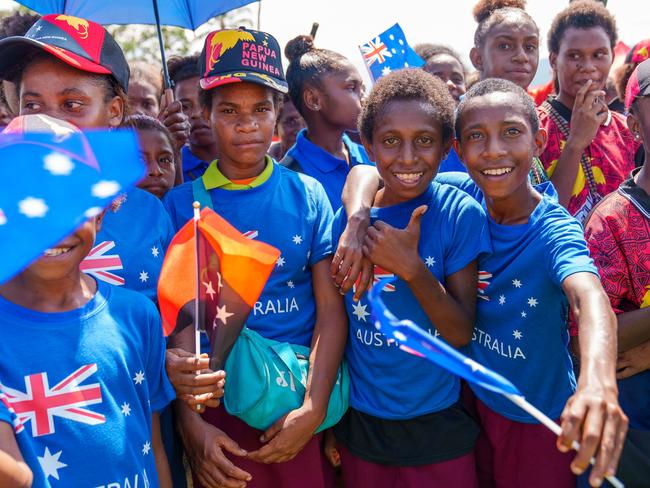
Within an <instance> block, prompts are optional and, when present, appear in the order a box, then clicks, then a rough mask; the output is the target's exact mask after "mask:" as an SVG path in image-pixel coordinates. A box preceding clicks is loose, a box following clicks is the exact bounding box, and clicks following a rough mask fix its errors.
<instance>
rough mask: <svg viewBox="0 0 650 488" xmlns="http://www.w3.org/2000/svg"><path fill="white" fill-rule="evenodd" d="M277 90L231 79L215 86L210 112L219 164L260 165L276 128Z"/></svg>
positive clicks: (207, 116)
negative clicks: (274, 101)
mask: <svg viewBox="0 0 650 488" xmlns="http://www.w3.org/2000/svg"><path fill="white" fill-rule="evenodd" d="M273 93H274V92H273V90H272V89H271V88H267V87H264V86H261V85H258V84H255V83H246V82H244V83H231V84H228V85H223V86H220V87H218V88H214V89H213V93H212V109H211V110H210V112H209V113H207V114H206V118H208V119H209V120H210V125H211V126H212V132H213V134H214V137H215V139H216V140H217V141H219V164H220V165H233V166H235V167H236V168H238V169H240V170H246V169H251V168H254V167H256V166H258V165H259V164H260V163H261V162H262V161H264V157H265V155H266V153H267V151H268V150H269V146H270V145H271V142H272V140H273V131H274V129H275V117H276V114H275V105H274V103H273Z"/></svg>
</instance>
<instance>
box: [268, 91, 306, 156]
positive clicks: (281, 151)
mask: <svg viewBox="0 0 650 488" xmlns="http://www.w3.org/2000/svg"><path fill="white" fill-rule="evenodd" d="M275 128H276V131H277V133H278V137H279V138H280V144H279V145H273V146H271V151H270V154H271V155H272V156H273V157H274V158H275V159H276V160H278V161H279V160H281V159H282V158H283V157H284V155H285V154H286V153H287V151H288V150H289V149H291V146H293V145H294V144H295V143H296V137H298V132H300V131H301V130H302V129H304V128H305V121H304V120H303V118H302V116H301V115H300V112H298V110H296V107H295V105H294V104H293V103H291V101H290V100H286V101H285V102H284V103H283V104H282V111H281V112H280V115H279V117H278V121H277V123H276V126H275ZM274 148H275V154H274Z"/></svg>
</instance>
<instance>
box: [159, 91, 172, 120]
mask: <svg viewBox="0 0 650 488" xmlns="http://www.w3.org/2000/svg"><path fill="white" fill-rule="evenodd" d="M173 101H174V92H173V90H172V89H171V88H166V89H165V91H164V92H163V94H162V95H161V96H160V112H159V115H158V118H160V117H161V115H162V114H163V113H164V112H165V109H167V107H168V106H169V105H170V104H171V103H172V102H173Z"/></svg>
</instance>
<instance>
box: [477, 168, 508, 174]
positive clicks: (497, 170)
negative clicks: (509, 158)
mask: <svg viewBox="0 0 650 488" xmlns="http://www.w3.org/2000/svg"><path fill="white" fill-rule="evenodd" d="M511 171H512V168H495V169H484V170H483V171H481V173H483V174H484V175H490V176H501V175H505V174H506V173H510V172H511Z"/></svg>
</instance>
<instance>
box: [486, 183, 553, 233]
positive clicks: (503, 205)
mask: <svg viewBox="0 0 650 488" xmlns="http://www.w3.org/2000/svg"><path fill="white" fill-rule="evenodd" d="M541 199H542V195H540V194H539V193H538V192H537V190H535V189H534V188H533V187H532V185H531V184H530V183H529V182H526V185H525V186H522V187H521V189H520V190H519V191H517V192H514V193H512V194H510V195H508V196H507V197H505V198H499V199H495V198H489V197H487V196H486V197H485V204H486V207H487V210H488V213H489V214H490V217H492V220H494V221H495V222H496V223H497V224H501V225H520V224H525V223H527V222H528V219H529V217H530V215H531V214H532V213H533V210H535V207H537V204H538V203H539V202H540V201H541Z"/></svg>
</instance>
